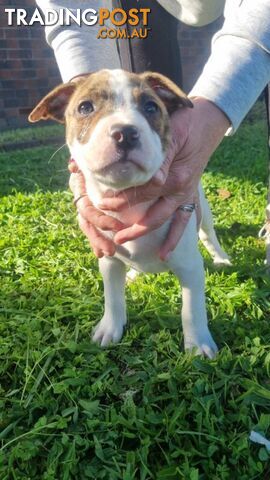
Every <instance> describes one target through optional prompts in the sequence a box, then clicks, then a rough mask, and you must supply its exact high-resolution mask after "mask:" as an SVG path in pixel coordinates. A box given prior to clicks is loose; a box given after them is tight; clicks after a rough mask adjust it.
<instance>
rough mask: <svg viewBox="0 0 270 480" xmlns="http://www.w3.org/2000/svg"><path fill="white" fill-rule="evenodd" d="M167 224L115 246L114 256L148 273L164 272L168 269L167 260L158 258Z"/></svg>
mask: <svg viewBox="0 0 270 480" xmlns="http://www.w3.org/2000/svg"><path fill="white" fill-rule="evenodd" d="M168 228H169V225H168V222H167V224H165V225H163V226H162V227H160V228H159V229H158V230H155V231H154V232H151V233H149V234H148V235H145V236H143V237H141V238H138V239H136V240H133V241H131V242H126V243H125V244H124V245H123V246H120V245H119V246H117V248H116V254H115V256H116V257H117V258H119V260H122V262H124V263H125V264H126V265H128V266H130V267H132V268H134V269H136V270H138V271H140V272H148V273H158V272H165V271H167V270H168V269H169V267H168V264H167V262H164V261H161V260H160V258H159V249H160V246H161V245H162V242H163V241H164V239H165V236H166V233H167V231H168Z"/></svg>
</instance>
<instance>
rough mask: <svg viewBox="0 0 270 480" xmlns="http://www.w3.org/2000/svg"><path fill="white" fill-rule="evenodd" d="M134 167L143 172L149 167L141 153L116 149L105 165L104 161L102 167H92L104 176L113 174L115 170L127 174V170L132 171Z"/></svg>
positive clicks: (93, 170) (93, 171) (96, 172)
mask: <svg viewBox="0 0 270 480" xmlns="http://www.w3.org/2000/svg"><path fill="white" fill-rule="evenodd" d="M132 167H135V168H137V169H138V170H140V171H141V172H142V173H147V168H146V166H145V164H144V162H143V159H142V158H140V155H138V154H136V153H135V151H134V152H132V151H122V150H116V151H115V152H114V155H113V156H112V157H111V158H109V159H108V162H106V163H105V165H104V163H103V165H102V167H100V168H99V167H96V168H94V169H91V172H92V173H95V174H97V175H102V176H106V175H107V174H111V173H113V172H114V171H115V172H118V173H121V172H123V174H125V173H126V172H128V171H131V169H132ZM132 170H133V169H132Z"/></svg>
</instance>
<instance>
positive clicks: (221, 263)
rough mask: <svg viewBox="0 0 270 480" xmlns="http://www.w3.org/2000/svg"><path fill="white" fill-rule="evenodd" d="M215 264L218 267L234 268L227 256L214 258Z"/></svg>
mask: <svg viewBox="0 0 270 480" xmlns="http://www.w3.org/2000/svg"><path fill="white" fill-rule="evenodd" d="M213 263H214V265H215V266H216V267H226V266H228V267H231V266H232V262H231V260H230V258H229V257H228V256H227V255H226V256H224V257H218V256H216V257H214V258H213Z"/></svg>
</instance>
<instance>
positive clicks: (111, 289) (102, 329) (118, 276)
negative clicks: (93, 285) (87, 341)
mask: <svg viewBox="0 0 270 480" xmlns="http://www.w3.org/2000/svg"><path fill="white" fill-rule="evenodd" d="M99 269H100V272H101V274H102V277H103V282H104V297H105V311H104V315H103V318H102V319H101V320H100V322H99V323H98V324H97V326H96V327H95V330H94V335H93V340H94V341H95V342H98V343H100V345H101V346H102V347H105V346H106V345H108V344H109V343H111V342H113V343H117V342H119V340H120V339H121V338H122V335H123V330H124V326H125V324H126V321H127V320H126V303H125V279H126V267H125V265H124V263H123V262H121V261H120V260H118V259H117V258H115V257H103V258H101V259H100V260H99Z"/></svg>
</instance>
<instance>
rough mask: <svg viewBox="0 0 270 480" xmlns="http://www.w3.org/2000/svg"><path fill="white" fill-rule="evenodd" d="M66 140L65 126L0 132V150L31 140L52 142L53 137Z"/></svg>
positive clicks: (46, 126)
mask: <svg viewBox="0 0 270 480" xmlns="http://www.w3.org/2000/svg"><path fill="white" fill-rule="evenodd" d="M61 136H62V137H63V138H64V127H63V125H49V126H48V125H45V126H43V127H28V128H21V129H17V130H6V131H4V132H0V148H1V146H2V145H4V144H6V143H14V144H16V142H23V141H29V140H32V141H33V140H47V139H48V140H50V138H52V137H61Z"/></svg>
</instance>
